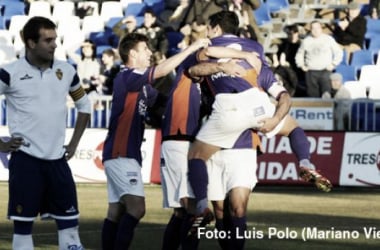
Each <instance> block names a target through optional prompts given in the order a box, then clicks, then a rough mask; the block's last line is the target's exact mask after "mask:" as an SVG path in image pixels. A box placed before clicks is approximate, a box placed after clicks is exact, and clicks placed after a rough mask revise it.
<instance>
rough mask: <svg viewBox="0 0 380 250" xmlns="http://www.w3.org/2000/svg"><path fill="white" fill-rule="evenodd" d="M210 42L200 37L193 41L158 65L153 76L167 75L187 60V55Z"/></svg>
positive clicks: (155, 77)
mask: <svg viewBox="0 0 380 250" xmlns="http://www.w3.org/2000/svg"><path fill="white" fill-rule="evenodd" d="M209 43H210V40H208V39H199V40H197V41H195V42H194V43H192V44H191V45H190V46H189V47H187V48H186V49H185V50H183V51H181V52H179V53H178V54H176V55H174V56H172V57H170V58H168V59H166V60H165V61H163V62H162V63H160V64H158V65H157V66H156V70H155V71H154V75H153V78H154V79H157V78H160V77H162V76H165V75H167V74H168V73H170V72H171V71H172V70H173V69H175V68H176V67H177V66H178V65H179V64H180V63H181V62H182V61H183V60H185V59H186V57H188V56H189V55H190V54H192V53H194V52H195V51H197V50H199V49H200V48H204V47H207V46H208V44H209Z"/></svg>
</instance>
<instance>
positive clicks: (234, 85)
mask: <svg viewBox="0 0 380 250" xmlns="http://www.w3.org/2000/svg"><path fill="white" fill-rule="evenodd" d="M211 43H212V46H218V47H228V48H234V49H237V50H243V51H249V52H257V53H258V54H259V58H260V59H261V60H262V62H263V66H262V70H261V72H260V76H259V77H258V79H256V75H257V73H256V70H255V69H254V68H253V67H252V66H251V65H250V64H249V63H248V62H246V61H242V62H241V63H240V65H241V66H243V67H244V68H245V69H246V70H247V74H246V76H244V77H234V76H229V75H226V74H224V73H220V72H219V73H216V74H213V75H211V76H209V77H208V78H207V80H208V82H209V84H210V85H211V87H212V89H213V91H214V92H215V94H218V93H238V92H242V91H245V90H247V89H249V88H252V87H258V86H257V84H259V87H261V88H262V89H264V90H268V89H269V88H270V87H271V86H272V84H273V83H274V82H277V80H276V78H275V76H274V74H273V72H272V70H271V69H270V68H269V66H268V64H267V63H266V62H265V60H264V51H263V47H262V46H261V45H260V44H259V43H257V42H255V41H253V40H251V39H246V38H240V37H237V36H235V35H231V34H226V35H222V36H219V37H216V38H214V39H212V40H211ZM212 60H214V61H220V60H223V59H212ZM257 82H259V83H257Z"/></svg>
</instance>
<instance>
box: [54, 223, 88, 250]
mask: <svg viewBox="0 0 380 250" xmlns="http://www.w3.org/2000/svg"><path fill="white" fill-rule="evenodd" d="M58 245H59V250H84V248H83V246H82V244H81V243H80V239H79V233H78V227H71V228H66V229H63V230H58Z"/></svg>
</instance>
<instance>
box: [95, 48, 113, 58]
mask: <svg viewBox="0 0 380 250" xmlns="http://www.w3.org/2000/svg"><path fill="white" fill-rule="evenodd" d="M106 49H112V46H111V45H99V46H98V45H97V46H96V57H98V58H101V57H102V53H103V51H105V50H106Z"/></svg>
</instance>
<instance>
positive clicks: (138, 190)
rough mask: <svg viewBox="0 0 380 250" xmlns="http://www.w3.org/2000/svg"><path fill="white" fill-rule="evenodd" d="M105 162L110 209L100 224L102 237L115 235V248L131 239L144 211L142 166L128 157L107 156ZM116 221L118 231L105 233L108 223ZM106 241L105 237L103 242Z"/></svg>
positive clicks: (113, 237)
mask: <svg viewBox="0 0 380 250" xmlns="http://www.w3.org/2000/svg"><path fill="white" fill-rule="evenodd" d="M104 166H105V173H106V176H107V190H108V201H109V210H108V215H107V219H106V220H105V223H104V225H103V232H104V235H103V233H102V235H103V236H102V238H103V239H104V240H107V239H114V242H113V245H114V249H126V248H128V247H129V245H130V244H131V242H132V239H133V235H134V230H135V228H136V226H137V225H138V223H139V221H140V219H141V218H142V217H143V216H144V214H145V198H144V196H145V194H144V184H143V181H142V176H141V166H140V165H139V163H138V162H137V161H136V160H134V159H130V158H118V159H112V160H108V161H105V162H104ZM111 222H112V223H111ZM116 224H118V226H117V231H116V232H115V233H114V234H113V235H107V232H105V229H106V228H107V226H110V227H112V228H113V229H115V228H116ZM105 243H106V241H104V242H103V245H104V244H105ZM110 244H112V242H111V243H110ZM105 249H110V248H108V247H106V248H105Z"/></svg>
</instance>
